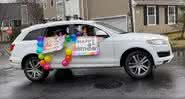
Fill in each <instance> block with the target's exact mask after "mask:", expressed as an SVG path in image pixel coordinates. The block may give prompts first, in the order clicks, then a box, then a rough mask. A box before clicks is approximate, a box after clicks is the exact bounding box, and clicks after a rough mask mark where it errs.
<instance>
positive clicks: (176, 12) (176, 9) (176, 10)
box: [175, 6, 179, 23]
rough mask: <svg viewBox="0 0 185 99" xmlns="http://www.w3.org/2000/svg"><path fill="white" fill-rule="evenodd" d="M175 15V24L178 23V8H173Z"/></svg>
mask: <svg viewBox="0 0 185 99" xmlns="http://www.w3.org/2000/svg"><path fill="white" fill-rule="evenodd" d="M175 14H176V23H178V20H179V16H178V6H176V7H175Z"/></svg>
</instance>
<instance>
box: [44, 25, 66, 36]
mask: <svg viewBox="0 0 185 99" xmlns="http://www.w3.org/2000/svg"><path fill="white" fill-rule="evenodd" d="M68 29H69V26H68V25H64V26H55V27H48V28H47V31H46V33H45V34H44V35H45V37H55V36H60V35H67V34H69V33H68Z"/></svg>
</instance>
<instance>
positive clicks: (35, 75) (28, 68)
mask: <svg viewBox="0 0 185 99" xmlns="http://www.w3.org/2000/svg"><path fill="white" fill-rule="evenodd" d="M23 65H24V74H25V75H26V77H27V78H28V79H29V80H31V81H33V82H39V81H44V80H45V79H46V78H47V76H48V74H49V72H48V71H45V70H44V69H43V68H42V67H41V66H40V64H39V59H38V57H37V56H30V57H29V58H27V59H26V60H25V62H24V64H23Z"/></svg>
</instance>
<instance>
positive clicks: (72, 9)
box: [43, 0, 80, 20]
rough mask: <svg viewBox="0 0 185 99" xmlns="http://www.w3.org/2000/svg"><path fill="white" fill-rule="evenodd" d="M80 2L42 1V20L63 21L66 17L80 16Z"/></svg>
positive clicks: (72, 0)
mask: <svg viewBox="0 0 185 99" xmlns="http://www.w3.org/2000/svg"><path fill="white" fill-rule="evenodd" d="M79 3H80V0H44V1H43V8H44V18H45V19H46V20H60V19H63V20H64V19H65V17H66V16H74V15H77V16H80V4H79Z"/></svg>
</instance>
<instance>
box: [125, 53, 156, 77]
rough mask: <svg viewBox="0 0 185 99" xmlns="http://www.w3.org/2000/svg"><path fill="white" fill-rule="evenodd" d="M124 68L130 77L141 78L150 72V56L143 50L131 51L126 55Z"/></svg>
mask: <svg viewBox="0 0 185 99" xmlns="http://www.w3.org/2000/svg"><path fill="white" fill-rule="evenodd" d="M124 68H125V71H126V72H127V74H128V75H129V76H131V77H132V78H135V79H143V78H145V77H147V76H149V75H151V74H152V71H153V59H152V56H151V55H150V54H148V53H147V52H145V51H140V50H137V51H133V52H131V53H129V54H128V55H127V56H126V58H125V60H124Z"/></svg>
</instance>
